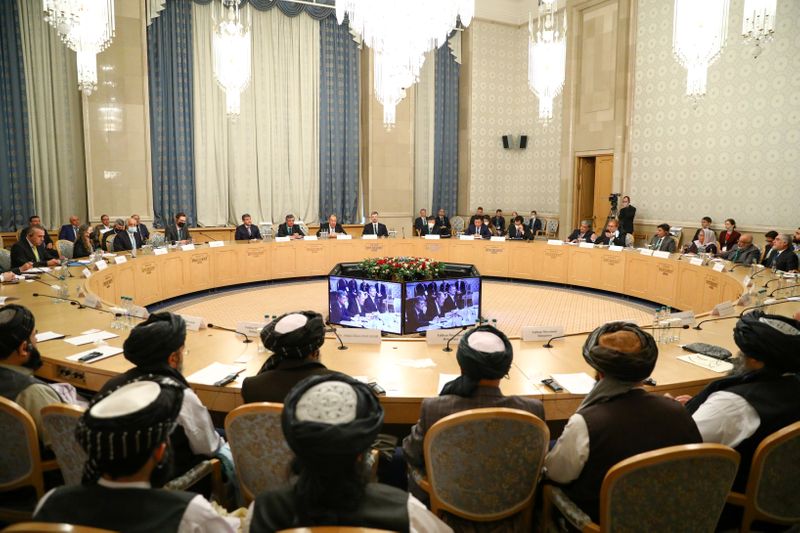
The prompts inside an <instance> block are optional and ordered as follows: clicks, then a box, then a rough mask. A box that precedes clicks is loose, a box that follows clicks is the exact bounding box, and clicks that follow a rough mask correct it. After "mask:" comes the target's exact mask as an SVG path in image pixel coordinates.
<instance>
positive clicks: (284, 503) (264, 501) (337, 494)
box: [244, 372, 452, 533]
mask: <svg viewBox="0 0 800 533" xmlns="http://www.w3.org/2000/svg"><path fill="white" fill-rule="evenodd" d="M382 425H383V408H382V407H381V404H380V402H379V401H378V399H377V398H376V397H375V395H374V394H373V393H372V391H371V390H370V388H369V387H368V386H367V385H365V384H364V383H361V382H359V381H358V380H355V379H353V378H351V377H349V376H346V375H344V374H340V373H338V372H333V373H330V374H327V375H322V376H311V377H308V378H306V379H304V380H303V381H301V382H300V383H298V384H297V385H296V386H295V387H294V388H293V389H292V390H291V391H290V392H289V395H288V396H287V397H286V401H285V402H284V405H283V413H282V415H281V426H282V428H283V434H284V435H285V436H286V441H287V443H288V444H289V447H290V448H291V449H292V451H293V452H294V453H295V460H294V462H293V464H292V467H293V470H294V473H295V474H297V481H296V482H295V483H294V485H293V486H289V487H284V488H280V489H274V490H269V491H266V492H263V493H261V494H259V495H258V496H257V497H256V499H255V501H254V502H253V503H252V504H251V505H250V508H249V509H248V512H247V518H246V526H245V528H244V531H245V532H247V531H250V532H252V533H272V532H274V531H278V530H283V529H288V528H300V527H314V526H350V527H364V528H375V529H385V530H390V531H410V532H412V533H414V532H420V533H421V532H426V533H427V532H430V533H439V532H441V533H444V532H450V531H452V530H451V529H450V528H449V527H448V526H446V525H445V524H443V523H442V522H441V521H440V520H439V519H438V518H436V517H435V516H434V515H433V514H432V513H431V512H430V511H428V510H427V509H426V508H425V506H424V505H422V503H420V501H419V500H417V499H416V498H414V497H413V496H411V495H410V494H408V493H407V492H404V491H402V490H400V489H397V488H394V487H390V486H388V485H383V484H380V483H368V482H367V481H368V477H369V469H368V468H367V467H366V464H365V459H366V458H367V457H368V455H369V452H370V448H371V446H372V443H373V442H374V441H375V438H376V437H377V436H378V432H379V431H380V429H381V426H382Z"/></svg>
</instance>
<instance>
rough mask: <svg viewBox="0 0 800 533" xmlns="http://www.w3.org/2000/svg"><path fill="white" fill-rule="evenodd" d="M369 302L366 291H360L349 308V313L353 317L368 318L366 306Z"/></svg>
mask: <svg viewBox="0 0 800 533" xmlns="http://www.w3.org/2000/svg"><path fill="white" fill-rule="evenodd" d="M366 301H367V293H366V292H364V291H359V292H358V293H357V294H356V295H355V297H354V298H352V300H351V301H350V306H349V307H348V308H347V311H348V313H350V315H351V316H353V317H357V316H366V314H367V309H366V307H365V306H364V304H365V303H366Z"/></svg>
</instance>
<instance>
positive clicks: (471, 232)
mask: <svg viewBox="0 0 800 533" xmlns="http://www.w3.org/2000/svg"><path fill="white" fill-rule="evenodd" d="M475 234H478V235H480V236H481V237H482V238H484V239H488V238H490V237H491V236H492V232H491V231H489V228H487V227H486V226H484V225H483V224H481V227H480V229H478V228H476V227H475V226H472V225H470V227H468V228H467V235H475Z"/></svg>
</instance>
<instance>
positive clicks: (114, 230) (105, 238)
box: [100, 218, 125, 252]
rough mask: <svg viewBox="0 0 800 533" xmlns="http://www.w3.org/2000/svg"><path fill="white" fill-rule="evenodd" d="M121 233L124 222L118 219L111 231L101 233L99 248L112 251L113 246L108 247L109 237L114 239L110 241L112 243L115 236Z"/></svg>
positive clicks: (123, 228)
mask: <svg viewBox="0 0 800 533" xmlns="http://www.w3.org/2000/svg"><path fill="white" fill-rule="evenodd" d="M123 231H125V221H124V220H122V219H121V218H118V219H117V220H115V221H114V226H113V228H112V229H111V231H107V232H105V233H103V237H102V238H101V239H100V246H101V248H103V250H106V251H109V252H111V251H113V244H112V245H111V246H109V243H108V240H109V239H111V237H114V239H113V240H112V243H113V241H114V240H116V239H117V235H119V234H120V233H122V232H123Z"/></svg>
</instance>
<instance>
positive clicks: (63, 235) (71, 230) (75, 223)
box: [58, 215, 81, 242]
mask: <svg viewBox="0 0 800 533" xmlns="http://www.w3.org/2000/svg"><path fill="white" fill-rule="evenodd" d="M80 222H81V221H80V219H78V217H76V216H75V215H72V216H71V217H69V224H64V225H63V226H61V229H60V230H59V232H58V240H59V241H69V242H75V239H77V238H78V229H79V228H80V225H81V224H80Z"/></svg>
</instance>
